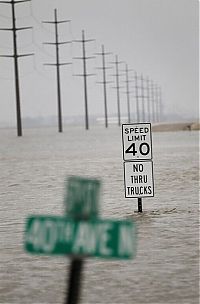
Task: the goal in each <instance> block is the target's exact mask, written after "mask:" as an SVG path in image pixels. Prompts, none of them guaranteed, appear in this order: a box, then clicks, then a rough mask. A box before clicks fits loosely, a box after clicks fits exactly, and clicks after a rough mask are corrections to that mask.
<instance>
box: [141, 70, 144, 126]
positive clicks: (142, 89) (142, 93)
mask: <svg viewBox="0 0 200 304" xmlns="http://www.w3.org/2000/svg"><path fill="white" fill-rule="evenodd" d="M140 80H141V99H142V120H143V122H145V106H144V98H145V96H144V78H143V75H142V74H141V77H140Z"/></svg>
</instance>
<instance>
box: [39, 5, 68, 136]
mask: <svg viewBox="0 0 200 304" xmlns="http://www.w3.org/2000/svg"><path fill="white" fill-rule="evenodd" d="M67 22H70V20H62V21H58V18H57V9H54V21H43V23H49V24H54V25H55V42H44V44H49V45H55V47H56V63H45V64H44V65H49V66H55V67H56V75H57V101H58V132H63V125H62V104H61V88H60V86H61V85H60V66H62V65H69V64H71V62H67V63H60V56H59V45H62V44H67V43H71V41H63V42H60V41H59V37H58V24H61V23H67Z"/></svg>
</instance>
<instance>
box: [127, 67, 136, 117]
mask: <svg viewBox="0 0 200 304" xmlns="http://www.w3.org/2000/svg"><path fill="white" fill-rule="evenodd" d="M130 71H133V70H132V69H129V68H128V64H127V63H126V66H125V73H126V74H125V75H126V80H125V83H126V97H127V113H128V123H130V122H131V110H130V93H131V92H130V87H129V83H130V82H131V81H134V80H131V79H130V78H129V72H130Z"/></svg>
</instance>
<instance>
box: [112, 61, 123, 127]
mask: <svg viewBox="0 0 200 304" xmlns="http://www.w3.org/2000/svg"><path fill="white" fill-rule="evenodd" d="M111 63H112V64H115V69H116V74H114V75H113V76H115V77H116V87H114V88H115V89H117V111H118V126H121V113H120V92H119V89H120V88H121V87H120V86H119V76H120V75H122V74H119V64H121V63H124V62H123V61H118V56H117V55H116V56H115V61H114V62H111Z"/></svg>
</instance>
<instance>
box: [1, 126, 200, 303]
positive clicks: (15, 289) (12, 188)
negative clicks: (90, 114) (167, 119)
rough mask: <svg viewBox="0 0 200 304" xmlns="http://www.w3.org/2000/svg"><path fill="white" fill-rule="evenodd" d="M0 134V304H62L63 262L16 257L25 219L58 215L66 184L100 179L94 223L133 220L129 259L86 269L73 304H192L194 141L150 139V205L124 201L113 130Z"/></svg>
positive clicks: (193, 135)
mask: <svg viewBox="0 0 200 304" xmlns="http://www.w3.org/2000/svg"><path fill="white" fill-rule="evenodd" d="M24 134H25V135H24V136H23V137H22V138H17V137H16V135H15V131H14V130H5V129H4V130H3V129H2V130H0V142H1V145H0V164H1V165H0V166H1V167H0V168H1V171H0V172H1V174H0V202H1V209H0V231H1V234H0V244H1V250H0V269H1V271H0V303H24V304H26V303H63V300H64V293H65V291H66V278H67V274H68V269H69V264H70V260H69V258H67V257H44V256H43V257H40V256H31V255H28V254H27V253H26V252H24V250H23V243H24V240H23V235H24V223H25V219H26V217H27V216H28V215H30V214H54V215H61V214H62V213H63V212H64V206H63V196H64V192H65V181H66V176H69V175H80V176H89V177H97V178H101V180H102V183H103V189H102V193H101V201H102V206H101V217H104V218H122V219H126V218H128V219H134V220H135V221H136V223H137V226H138V248H137V257H136V258H135V259H134V260H131V261H117V260H112V261H107V260H101V259H99V260H98V259H88V260H87V261H86V262H85V265H84V280H83V285H82V303H83V304H86V303H87V304H105V303H108V304H115V303H120V304H130V303H135V304H143V303H151V304H161V303H162V304H171V303H176V304H197V303H198V260H199V258H198V132H187V131H185V132H177V133H176V132H171V133H154V134H153V160H154V179H155V197H154V198H146V199H143V210H144V212H143V213H142V214H138V213H137V200H136V199H125V198H124V188H123V162H122V145H121V130H120V128H115V127H112V128H109V129H108V130H105V129H103V128H102V127H96V128H94V129H92V130H90V131H88V132H87V131H85V130H83V129H82V128H79V127H74V128H73V127H68V128H66V130H65V132H64V133H63V134H58V133H56V130H54V129H51V128H47V129H33V130H31V129H29V130H25V132H24Z"/></svg>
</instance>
